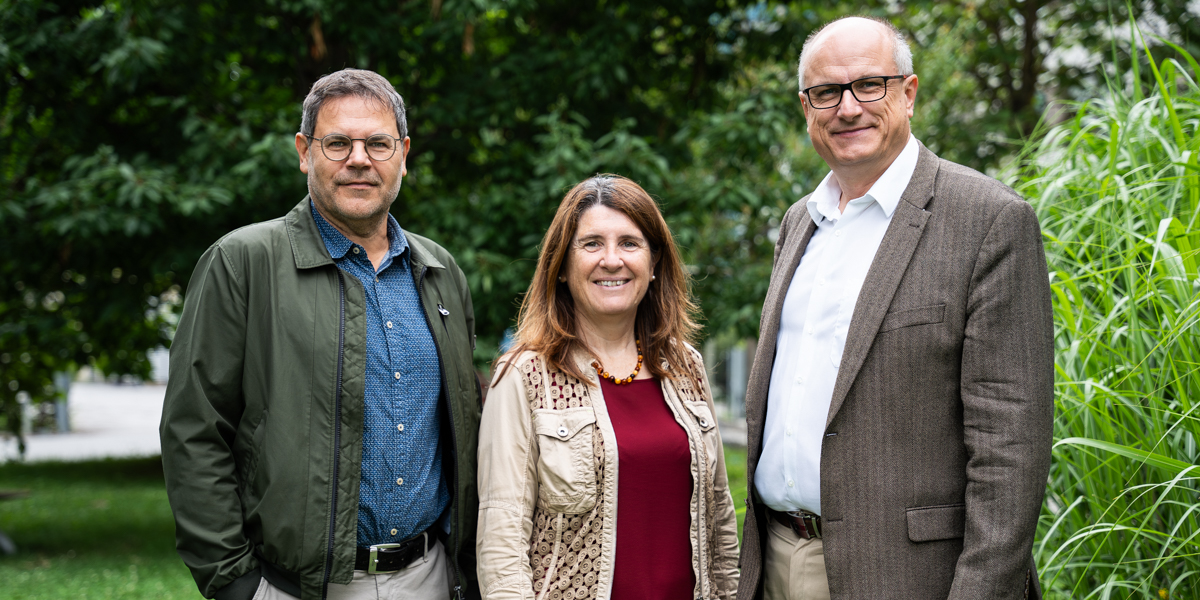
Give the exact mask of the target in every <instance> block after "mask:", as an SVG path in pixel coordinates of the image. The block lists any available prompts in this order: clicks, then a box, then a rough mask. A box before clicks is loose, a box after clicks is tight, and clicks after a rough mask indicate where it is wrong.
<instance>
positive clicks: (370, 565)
mask: <svg viewBox="0 0 1200 600" xmlns="http://www.w3.org/2000/svg"><path fill="white" fill-rule="evenodd" d="M399 547H400V544H372V545H371V558H370V560H369V561H368V562H367V572H368V573H370V574H372V575H374V574H376V573H394V571H378V570H376V569H375V565H377V564H379V551H380V550H388V549H391V548H399Z"/></svg>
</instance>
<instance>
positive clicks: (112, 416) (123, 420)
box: [0, 383, 167, 462]
mask: <svg viewBox="0 0 1200 600" xmlns="http://www.w3.org/2000/svg"><path fill="white" fill-rule="evenodd" d="M166 389H167V388H166V386H162V385H153V384H147V385H111V384H107V383H75V384H72V385H71V396H70V402H69V406H70V414H71V432H70V433H39V434H36V435H31V436H29V437H28V439H27V440H26V446H25V460H27V461H30V462H33V461H44V460H86V459H94V458H107V457H130V456H155V455H158V454H160V452H161V449H160V447H159V444H158V421H159V418H160V417H161V416H162V403H163V395H164V393H165V392H166ZM16 456H17V444H16V440H2V439H0V462H4V461H6V460H11V459H13V458H16Z"/></svg>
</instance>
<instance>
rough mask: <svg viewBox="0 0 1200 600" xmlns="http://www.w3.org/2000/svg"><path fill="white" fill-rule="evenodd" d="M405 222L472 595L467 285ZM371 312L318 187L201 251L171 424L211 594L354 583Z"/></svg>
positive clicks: (465, 581) (175, 490)
mask: <svg viewBox="0 0 1200 600" xmlns="http://www.w3.org/2000/svg"><path fill="white" fill-rule="evenodd" d="M405 234H406V236H407V238H408V243H409V246H410V247H411V249H412V252H411V255H410V258H411V262H412V272H413V279H414V280H415V282H416V285H417V291H418V294H419V296H420V298H421V303H422V305H423V306H424V308H425V315H426V319H427V321H428V325H429V328H430V331H431V332H432V333H433V338H434V342H435V344H436V346H437V351H438V355H439V358H440V359H441V367H442V399H443V402H442V407H443V410H444V412H443V413H442V436H441V439H442V443H443V445H444V449H445V451H446V453H447V454H446V461H445V463H444V464H445V465H447V466H446V472H445V477H446V481H447V484H448V486H449V488H450V490H451V493H452V500H451V503H450V509H449V510H450V511H451V513H452V514H451V516H450V535H449V537H448V539H447V540H446V550H447V553H448V555H449V557H450V559H451V562H452V563H453V565H454V577H453V582H452V585H454V587H455V590H454V592H455V593H456V595H458V596H461V597H475V596H477V595H478V590H477V586H476V585H475V556H474V553H475V539H474V538H475V529H476V525H475V523H476V518H477V514H478V495H477V492H476V487H475V485H476V475H475V470H476V462H475V461H476V456H475V453H476V446H477V439H478V437H477V436H478V427H479V413H480V390H479V384H478V381H477V379H476V377H475V370H474V365H473V362H472V349H473V346H474V340H475V335H474V328H475V319H474V313H473V311H472V307H471V294H470V291H469V290H468V289H467V282H466V278H465V277H464V276H463V273H462V271H461V270H460V269H459V268H458V265H457V264H456V263H455V262H454V259H453V258H452V257H451V256H450V254H449V253H447V252H446V251H445V250H444V249H442V248H441V247H440V246H438V245H437V244H435V243H433V242H431V241H429V240H428V239H426V238H423V237H421V236H418V235H414V234H412V233H409V232H405ZM366 327H367V323H366V305H365V295H364V292H363V288H362V284H361V283H359V281H358V279H356V278H355V277H353V276H351V275H349V274H348V273H346V272H344V271H342V270H341V269H339V268H338V267H337V266H336V265H335V264H334V261H333V259H332V258H330V256H329V252H328V251H327V250H326V248H325V244H324V242H323V241H322V239H321V235H320V232H319V231H318V230H317V226H316V223H315V222H314V221H313V218H312V215H311V213H310V209H309V200H308V198H305V199H304V200H303V201H302V202H300V204H298V205H297V206H296V207H295V208H294V209H292V210H291V211H290V212H289V213H288V214H287V215H286V216H284V217H282V218H279V219H274V220H272V221H267V222H265V223H257V224H254V225H250V226H248V227H244V228H241V229H238V230H236V231H234V232H232V233H230V234H228V235H226V236H225V237H223V238H222V239H221V240H219V241H218V242H217V243H215V244H213V246H212V247H211V248H209V249H208V251H207V252H205V254H204V255H203V256H202V257H201V258H200V262H199V264H197V265H196V271H195V273H193V275H192V280H191V283H190V284H189V286H188V296H187V301H186V302H185V303H184V308H183V315H182V318H181V319H180V321H179V328H178V331H177V333H176V335H175V340H174V343H173V344H172V348H171V370H170V379H169V383H168V384H167V393H166V400H165V402H164V406H163V415H162V423H161V427H160V433H161V435H162V457H163V469H164V472H165V473H166V483H167V495H168V497H169V499H170V502H171V509H172V511H173V512H174V514H175V527H176V547H177V549H178V550H179V555H180V556H181V557H182V558H183V561H184V562H185V563H186V564H187V566H188V568H190V569H191V570H192V575H193V577H195V579H196V583H197V585H198V586H199V588H200V592H201V593H203V594H204V596H205V597H207V598H214V597H216V598H218V599H220V600H225V599H226V598H229V599H235V598H246V599H248V598H250V597H251V596H252V595H253V593H254V589H255V588H256V587H257V586H258V583H259V581H260V578H266V579H267V580H268V581H270V582H271V583H273V584H275V585H276V586H278V587H281V588H283V589H284V590H285V591H291V592H292V593H293V594H295V595H299V596H300V597H301V598H303V599H305V600H308V599H310V598H324V597H325V593H326V587H327V585H328V584H329V583H330V582H333V583H339V584H345V583H349V582H350V579H351V577H352V574H353V570H354V551H355V547H356V542H357V529H356V526H357V520H358V490H359V478H360V474H361V461H362V432H363V392H364V379H365V372H366V370H365V365H366V342H367V334H366ZM449 593H450V591H449V590H448V595H449Z"/></svg>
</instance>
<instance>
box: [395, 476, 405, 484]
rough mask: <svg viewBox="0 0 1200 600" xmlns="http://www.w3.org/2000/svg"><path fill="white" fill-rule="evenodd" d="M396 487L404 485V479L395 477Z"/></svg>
mask: <svg viewBox="0 0 1200 600" xmlns="http://www.w3.org/2000/svg"><path fill="white" fill-rule="evenodd" d="M396 485H404V478H403V477H397V478H396Z"/></svg>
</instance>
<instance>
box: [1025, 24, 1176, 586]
mask: <svg viewBox="0 0 1200 600" xmlns="http://www.w3.org/2000/svg"><path fill="white" fill-rule="evenodd" d="M1175 50H1177V51H1178V52H1179V53H1180V56H1182V58H1181V59H1180V60H1174V59H1167V60H1164V61H1163V62H1161V63H1158V64H1156V63H1155V62H1154V59H1153V58H1152V57H1150V54H1149V52H1146V56H1147V57H1148V58H1149V59H1150V60H1149V62H1148V63H1143V68H1144V69H1145V68H1148V69H1149V73H1138V72H1137V65H1136V64H1135V65H1132V67H1131V69H1130V71H1132V72H1131V73H1129V75H1132V77H1131V78H1124V79H1127V80H1128V79H1131V80H1132V81H1133V82H1134V83H1132V84H1129V86H1127V87H1126V88H1125V89H1124V90H1122V91H1119V92H1114V93H1111V94H1109V96H1108V97H1106V98H1104V99H1098V100H1092V101H1089V102H1086V103H1084V104H1082V105H1080V106H1078V107H1077V109H1078V110H1077V114H1076V117H1075V118H1074V119H1073V120H1071V121H1069V122H1065V123H1062V124H1060V125H1058V126H1056V127H1053V128H1052V129H1050V130H1049V131H1048V132H1047V133H1046V135H1044V136H1041V137H1039V138H1038V139H1037V140H1036V141H1034V142H1031V143H1030V144H1029V145H1028V146H1027V147H1026V149H1025V152H1024V154H1023V156H1022V160H1021V161H1020V165H1021V168H1022V172H1021V174H1020V176H1019V177H1018V178H1017V179H1018V180H1017V183H1016V185H1017V187H1018V188H1019V191H1021V192H1022V193H1023V194H1024V195H1025V197H1026V198H1029V200H1030V202H1031V203H1032V204H1033V205H1034V207H1035V208H1036V209H1037V212H1038V215H1039V217H1040V219H1041V224H1042V232H1043V235H1044V238H1045V242H1046V252H1047V258H1048V260H1049V263H1050V278H1051V283H1052V289H1053V293H1054V321H1055V328H1056V332H1057V333H1056V358H1055V369H1056V372H1057V378H1056V386H1055V398H1056V403H1057V414H1056V416H1055V424H1054V432H1055V446H1054V463H1053V467H1052V468H1051V472H1050V481H1049V489H1048V490H1047V494H1046V501H1045V504H1044V506H1043V509H1042V516H1041V522H1040V527H1039V530H1038V537H1037V541H1036V543H1035V545H1034V552H1035V555H1036V556H1035V558H1036V560H1037V564H1038V566H1039V569H1041V580H1042V582H1043V585H1044V586H1045V588H1046V591H1047V595H1048V597H1050V598H1188V599H1194V598H1200V452H1198V450H1197V441H1198V440H1200V410H1198V409H1197V406H1198V405H1200V343H1198V342H1200V325H1198V321H1200V276H1198V274H1197V265H1198V263H1200V223H1198V220H1200V166H1198V162H1197V154H1198V151H1200V131H1198V130H1200V87H1198V86H1197V74H1198V73H1200V68H1198V66H1197V63H1196V61H1195V60H1194V59H1193V58H1192V57H1190V56H1188V55H1187V54H1186V53H1185V52H1184V51H1183V50H1182V49H1181V48H1178V47H1175ZM1144 74H1145V75H1151V76H1152V77H1153V82H1154V83H1153V84H1152V85H1149V86H1146V87H1145V88H1144V89H1143V88H1142V87H1140V86H1139V84H1138V83H1137V82H1138V81H1139V80H1140V79H1141V78H1142V77H1141V75H1144ZM1146 80H1150V78H1149V77H1147V78H1146Z"/></svg>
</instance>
